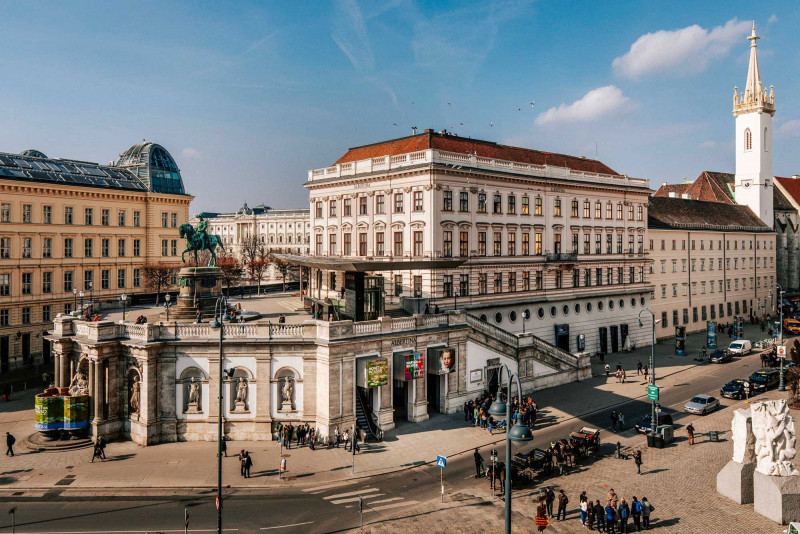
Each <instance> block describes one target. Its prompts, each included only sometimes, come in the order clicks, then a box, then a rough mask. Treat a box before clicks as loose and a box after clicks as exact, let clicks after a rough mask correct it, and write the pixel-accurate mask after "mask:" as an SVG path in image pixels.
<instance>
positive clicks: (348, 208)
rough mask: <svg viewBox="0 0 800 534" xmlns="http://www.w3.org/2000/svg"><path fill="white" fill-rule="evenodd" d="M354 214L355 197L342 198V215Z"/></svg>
mask: <svg viewBox="0 0 800 534" xmlns="http://www.w3.org/2000/svg"><path fill="white" fill-rule="evenodd" d="M352 214H353V199H351V198H345V199H343V200H342V217H350V216H351V215H352Z"/></svg>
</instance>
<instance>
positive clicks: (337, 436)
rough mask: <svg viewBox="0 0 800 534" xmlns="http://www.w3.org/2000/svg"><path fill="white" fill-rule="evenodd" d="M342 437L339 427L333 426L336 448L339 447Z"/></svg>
mask: <svg viewBox="0 0 800 534" xmlns="http://www.w3.org/2000/svg"><path fill="white" fill-rule="evenodd" d="M341 439H342V435H341V434H339V427H338V426H336V427H333V441H334V442H335V443H336V448H337V449H338V448H339V441H340V440H341Z"/></svg>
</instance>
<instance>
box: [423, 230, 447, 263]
mask: <svg viewBox="0 0 800 534" xmlns="http://www.w3.org/2000/svg"><path fill="white" fill-rule="evenodd" d="M445 233H449V234H450V235H451V237H450V239H451V240H452V232H445ZM445 246H446V244H445ZM452 249H453V243H452V241H451V242H450V254H451V255H452V253H453V250H452ZM422 253H423V250H422V232H414V256H417V257H421V256H422Z"/></svg>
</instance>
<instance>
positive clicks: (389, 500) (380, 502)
mask: <svg viewBox="0 0 800 534" xmlns="http://www.w3.org/2000/svg"><path fill="white" fill-rule="evenodd" d="M402 500H403V498H402V497H392V498H391V499H381V500H380V501H372V502H370V503H369V505H370V506H372V505H373V504H382V503H387V502H394V501H402Z"/></svg>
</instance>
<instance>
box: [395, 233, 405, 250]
mask: <svg viewBox="0 0 800 534" xmlns="http://www.w3.org/2000/svg"><path fill="white" fill-rule="evenodd" d="M394 255H395V256H402V255H403V232H395V233H394Z"/></svg>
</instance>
